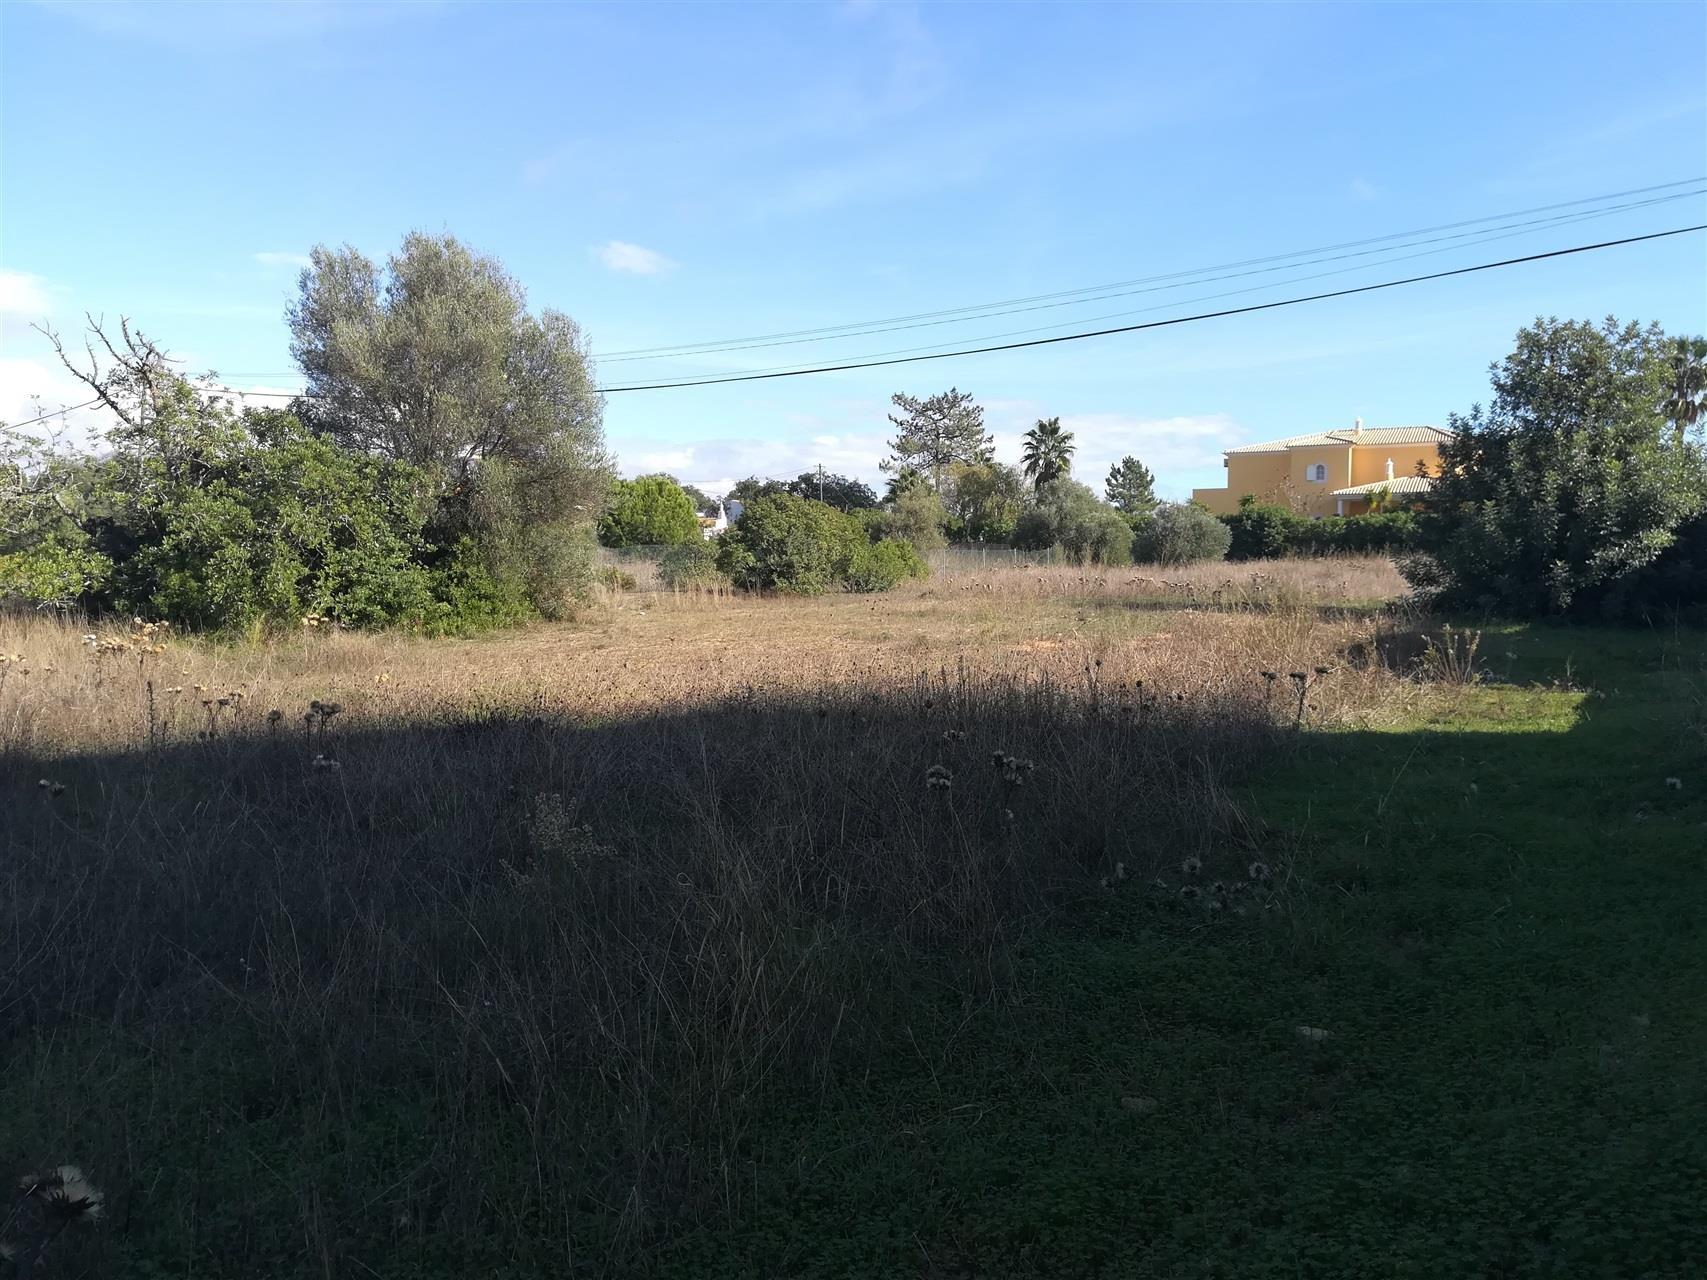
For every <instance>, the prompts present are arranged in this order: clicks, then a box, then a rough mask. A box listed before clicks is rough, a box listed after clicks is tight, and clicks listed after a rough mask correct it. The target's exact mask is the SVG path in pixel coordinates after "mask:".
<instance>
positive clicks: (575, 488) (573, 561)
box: [287, 232, 611, 612]
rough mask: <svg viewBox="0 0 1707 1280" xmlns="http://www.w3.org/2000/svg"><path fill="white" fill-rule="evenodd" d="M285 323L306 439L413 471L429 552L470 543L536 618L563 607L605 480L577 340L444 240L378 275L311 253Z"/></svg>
mask: <svg viewBox="0 0 1707 1280" xmlns="http://www.w3.org/2000/svg"><path fill="white" fill-rule="evenodd" d="M287 319H288V321H289V324H290V331H291V354H292V355H293V356H294V357H295V358H296V360H297V363H298V364H300V365H301V367H302V371H303V374H304V376H305V378H306V380H307V390H306V392H305V395H304V397H303V398H302V399H301V400H299V401H298V402H297V405H296V408H297V411H298V413H299V414H300V416H302V418H303V419H304V421H306V422H307V423H308V425H309V426H310V427H311V428H312V429H313V430H314V431H316V432H317V433H320V434H324V435H326V436H329V437H330V438H331V439H333V440H335V441H336V442H337V443H339V444H340V445H343V446H345V447H347V448H351V449H354V450H357V451H359V452H364V453H370V454H375V455H378V456H380V457H385V458H390V459H393V460H396V461H399V462H406V463H409V464H411V465H414V466H418V467H421V468H423V469H424V470H425V471H426V472H427V473H428V474H429V475H430V476H431V477H433V478H434V480H435V482H436V483H437V484H438V486H439V502H438V506H437V509H436V510H435V512H434V516H433V520H432V531H433V538H434V541H435V543H437V544H438V545H440V546H445V547H449V546H454V545H459V544H462V543H463V542H464V540H466V544H467V546H468V547H470V548H472V549H473V550H474V551H475V552H477V553H478V554H479V555H480V556H481V557H482V558H483V560H484V568H485V571H486V572H488V573H489V574H492V575H496V576H498V577H510V578H515V577H518V576H519V577H521V578H525V579H526V581H527V583H528V588H527V590H528V594H529V596H530V598H531V599H532V600H533V603H534V605H535V606H536V607H537V608H540V609H542V610H545V611H547V612H555V611H556V610H558V609H559V608H561V607H562V604H561V602H562V597H563V590H562V580H563V579H564V577H565V575H568V576H571V577H573V576H576V575H578V574H579V573H580V570H581V568H582V567H584V566H580V565H579V564H578V560H579V558H580V557H579V555H578V553H575V552H573V551H572V548H574V547H575V546H577V545H579V544H580V542H581V541H582V540H583V539H584V536H585V530H586V529H587V528H588V527H590V524H591V522H592V521H593V520H594V519H596V518H597V517H598V515H599V512H600V511H601V510H602V509H603V506H604V501H605V493H606V489H607V488H608V486H609V483H610V479H611V465H610V460H609V458H608V457H607V456H606V454H605V450H604V434H603V427H602V416H603V401H602V398H601V397H600V396H599V395H598V394H597V392H595V391H594V389H593V380H592V375H591V371H590V369H589V366H588V361H587V354H586V349H585V344H584V343H583V341H582V338H581V333H580V330H579V329H578V328H577V327H576V325H575V322H574V321H573V320H571V319H570V318H569V317H568V316H566V315H564V314H563V313H561V312H558V311H551V310H546V311H542V312H540V313H539V315H537V316H535V315H533V314H531V313H530V312H529V311H528V310H527V298H526V295H525V293H524V292H523V290H522V287H521V286H520V285H519V284H518V283H517V282H516V281H515V280H514V279H512V278H511V277H510V276H509V275H508V274H507V273H506V272H505V271H504V269H503V267H502V266H501V265H500V264H499V263H498V262H497V261H496V260H495V259H492V258H488V257H483V256H481V255H478V254H476V253H474V252H473V251H472V250H470V249H469V248H467V247H466V246H464V245H463V244H462V243H461V242H460V241H458V240H457V239H456V238H455V237H454V236H449V235H436V236H435V235H426V234H423V233H420V232H415V233H412V234H410V235H409V236H407V237H405V238H404V241H403V246H402V249H401V250H400V251H399V252H398V253H395V254H393V255H392V256H391V257H390V258H388V259H387V260H386V263H385V266H384V269H383V270H381V268H380V267H379V266H377V265H376V264H375V263H373V262H372V261H370V260H369V259H367V258H366V257H364V256H363V255H362V254H360V253H359V252H357V251H356V250H355V249H351V248H344V249H341V250H336V251H334V250H332V249H329V248H327V247H326V246H324V245H321V246H317V247H316V248H315V249H314V250H313V252H312V254H311V255H310V264H309V266H308V267H307V268H306V269H305V270H304V271H303V273H302V276H301V278H300V280H299V282H298V296H297V299H296V301H295V302H294V303H293V304H292V305H291V307H290V309H289V311H288V313H287Z"/></svg>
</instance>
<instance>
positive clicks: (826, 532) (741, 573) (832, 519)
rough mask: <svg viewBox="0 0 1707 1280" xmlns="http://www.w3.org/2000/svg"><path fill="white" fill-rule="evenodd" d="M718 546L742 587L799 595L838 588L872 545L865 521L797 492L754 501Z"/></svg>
mask: <svg viewBox="0 0 1707 1280" xmlns="http://www.w3.org/2000/svg"><path fill="white" fill-rule="evenodd" d="M717 544H718V545H717V567H718V568H719V569H721V570H722V571H723V572H724V573H726V574H728V575H729V578H730V580H731V581H732V582H734V584H735V585H736V586H738V587H745V588H747V589H749V590H754V591H782V592H787V593H790V594H794V595H818V594H820V593H821V592H824V591H827V590H828V589H829V588H831V587H833V586H835V585H836V584H837V583H839V582H840V581H842V579H843V578H844V577H846V575H847V572H848V569H849V568H850V567H851V565H852V563H853V559H854V556H855V554H856V552H857V551H858V550H859V549H860V548H861V547H863V546H866V545H869V543H868V540H867V538H866V536H865V527H864V525H863V524H862V523H861V522H860V521H859V520H857V519H855V518H853V517H850V516H847V515H844V514H843V513H842V512H840V511H837V510H836V509H835V508H834V507H830V506H826V505H825V504H824V503H822V502H813V501H811V500H809V499H807V498H798V497H795V496H794V495H793V494H791V493H773V494H767V495H765V496H764V497H761V498H755V499H753V501H751V502H749V503H748V504H747V506H746V508H745V509H744V510H743V511H742V512H741V518H740V519H739V520H737V521H736V522H735V527H734V528H733V529H731V530H729V532H728V533H726V534H724V535H723V536H722V537H721V538H719V539H718V540H717Z"/></svg>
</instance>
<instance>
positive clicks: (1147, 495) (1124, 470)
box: [1103, 454, 1156, 516]
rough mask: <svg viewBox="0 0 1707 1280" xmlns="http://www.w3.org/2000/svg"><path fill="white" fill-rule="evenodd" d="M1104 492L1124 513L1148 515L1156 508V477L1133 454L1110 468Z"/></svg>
mask: <svg viewBox="0 0 1707 1280" xmlns="http://www.w3.org/2000/svg"><path fill="white" fill-rule="evenodd" d="M1103 494H1104V496H1105V497H1107V498H1108V500H1109V502H1110V503H1111V504H1112V505H1113V506H1114V508H1115V509H1116V510H1118V511H1119V512H1120V513H1121V514H1122V515H1128V516H1142V515H1148V514H1149V513H1150V512H1151V511H1154V510H1155V509H1156V477H1155V476H1154V475H1153V474H1152V473H1151V471H1150V468H1149V467H1146V466H1145V465H1144V464H1143V463H1142V462H1140V461H1138V459H1136V458H1134V457H1133V456H1132V455H1131V454H1127V455H1126V456H1125V457H1124V458H1122V459H1121V460H1120V461H1119V462H1117V463H1115V464H1114V465H1113V466H1112V467H1110V468H1109V469H1108V479H1107V480H1105V481H1104V482H1103Z"/></svg>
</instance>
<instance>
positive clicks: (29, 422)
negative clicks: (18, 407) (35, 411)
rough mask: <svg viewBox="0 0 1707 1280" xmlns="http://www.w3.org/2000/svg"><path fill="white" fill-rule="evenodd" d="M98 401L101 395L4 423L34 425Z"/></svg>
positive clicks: (10, 425)
mask: <svg viewBox="0 0 1707 1280" xmlns="http://www.w3.org/2000/svg"><path fill="white" fill-rule="evenodd" d="M100 403H101V397H100V396H96V397H95V398H94V399H93V400H85V401H84V402H83V403H82V404H72V405H65V406H63V407H62V408H58V409H55V410H54V411H53V412H52V413H44V414H40V415H39V416H37V417H34V418H25V419H24V420H23V421H22V422H11V423H7V424H6V425H7V426H8V427H29V426H34V425H35V424H36V423H38V422H46V421H47V420H48V419H49V418H57V417H59V416H60V415H61V414H65V413H76V412H77V411H78V410H79V409H87V408H88V407H89V406H90V405H92V404H100Z"/></svg>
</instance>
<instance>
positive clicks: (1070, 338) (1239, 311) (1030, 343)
mask: <svg viewBox="0 0 1707 1280" xmlns="http://www.w3.org/2000/svg"><path fill="white" fill-rule="evenodd" d="M1692 231H1707V223H1701V224H1699V225H1696V226H1693V227H1675V228H1673V229H1672V230H1670V231H1654V232H1650V233H1649V234H1647V235H1641V236H1627V237H1625V238H1624V239H1622V240H1603V241H1601V242H1600V243H1598V244H1581V245H1574V246H1572V247H1571V248H1569V249H1553V250H1550V251H1549V252H1546V253H1532V254H1527V255H1525V256H1524V257H1521V258H1505V259H1503V260H1501V261H1499V262H1482V263H1477V264H1476V265H1475V266H1471V267H1456V268H1454V269H1452V270H1450V271H1435V272H1431V273H1429V274H1428V275H1421V276H1408V277H1406V278H1405V279H1402V280H1383V281H1381V282H1379V283H1377V284H1364V285H1357V286H1355V287H1353V288H1350V289H1335V290H1333V291H1331V292H1328V293H1313V294H1308V295H1306V296H1304V297H1301V298H1283V299H1280V300H1279V301H1277V302H1255V303H1252V304H1251V305H1250V306H1246V307H1229V308H1227V309H1226V310H1223V311H1205V312H1199V313H1198V314H1196V315H1189V316H1174V317H1173V318H1171V319H1167V320H1148V321H1145V322H1144V323H1143V324H1128V325H1121V326H1119V327H1118V328H1113V329H1092V330H1090V331H1088V332H1085V333H1066V334H1060V335H1058V336H1056V337H1053V338H1031V339H1029V340H1027V341H1025V342H1006V343H1002V344H1000V345H998V346H992V347H971V348H968V349H965V350H960V351H939V352H935V353H933V354H930V355H917V356H898V357H895V358H893V359H888V360H866V361H859V362H855V363H850V364H830V365H819V366H817V367H815V368H811V369H796V370H792V371H789V372H783V373H743V374H733V375H729V376H725V377H718V378H699V379H693V380H688V381H678V382H653V383H640V384H633V385H628V386H620V387H599V388H596V390H597V391H599V392H601V393H602V394H604V395H614V394H616V393H617V392H619V391H667V390H671V389H673V388H676V387H710V386H717V385H719V384H721V383H728V382H760V381H765V380H768V379H771V378H799V377H804V376H806V375H807V374H813V373H842V372H845V371H847V370H850V369H873V368H877V367H880V366H883V365H894V364H916V363H918V362H919V361H922V360H946V359H948V358H950V357H952V356H977V355H987V354H989V353H990V352H993V351H1017V350H1019V349H1021V348H1023V347H1043V346H1050V345H1052V344H1054V343H1058V342H1078V341H1080V340H1082V339H1084V338H1106V337H1109V336H1111V335H1113V334H1117V333H1137V332H1139V331H1140V330H1144V329H1163V328H1167V327H1169V326H1172V325H1179V324H1191V323H1193V322H1195V321H1199V320H1218V319H1221V318H1223V317H1225V316H1238V315H1247V314H1249V313H1251V312H1255V311H1273V310H1275V309H1277V308H1279V307H1295V306H1299V305H1300V304H1302V303H1306V302H1322V301H1325V300H1327V299H1329V298H1346V297H1350V296H1352V295H1353V294H1358V293H1374V292H1376V291H1377V290H1380V289H1397V288H1399V287H1400V286H1402V285H1408V284H1421V283H1423V282H1424V281H1428V280H1445V279H1448V278H1450V277H1452V276H1465V275H1471V274H1474V273H1475V272H1478V271H1493V270H1496V269H1498V268H1500V267H1513V266H1517V265H1519V264H1521V263H1525V262H1542V261H1545V260H1546V259H1548V258H1564V257H1569V256H1571V255H1572V254H1578V253H1592V252H1594V251H1595V250H1597V249H1612V248H1616V247H1617V246H1619V245H1626V244H1640V243H1642V242H1643V241H1646V240H1663V239H1666V238H1667V237H1669V236H1681V235H1687V234H1688V233H1690V232H1692Z"/></svg>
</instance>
